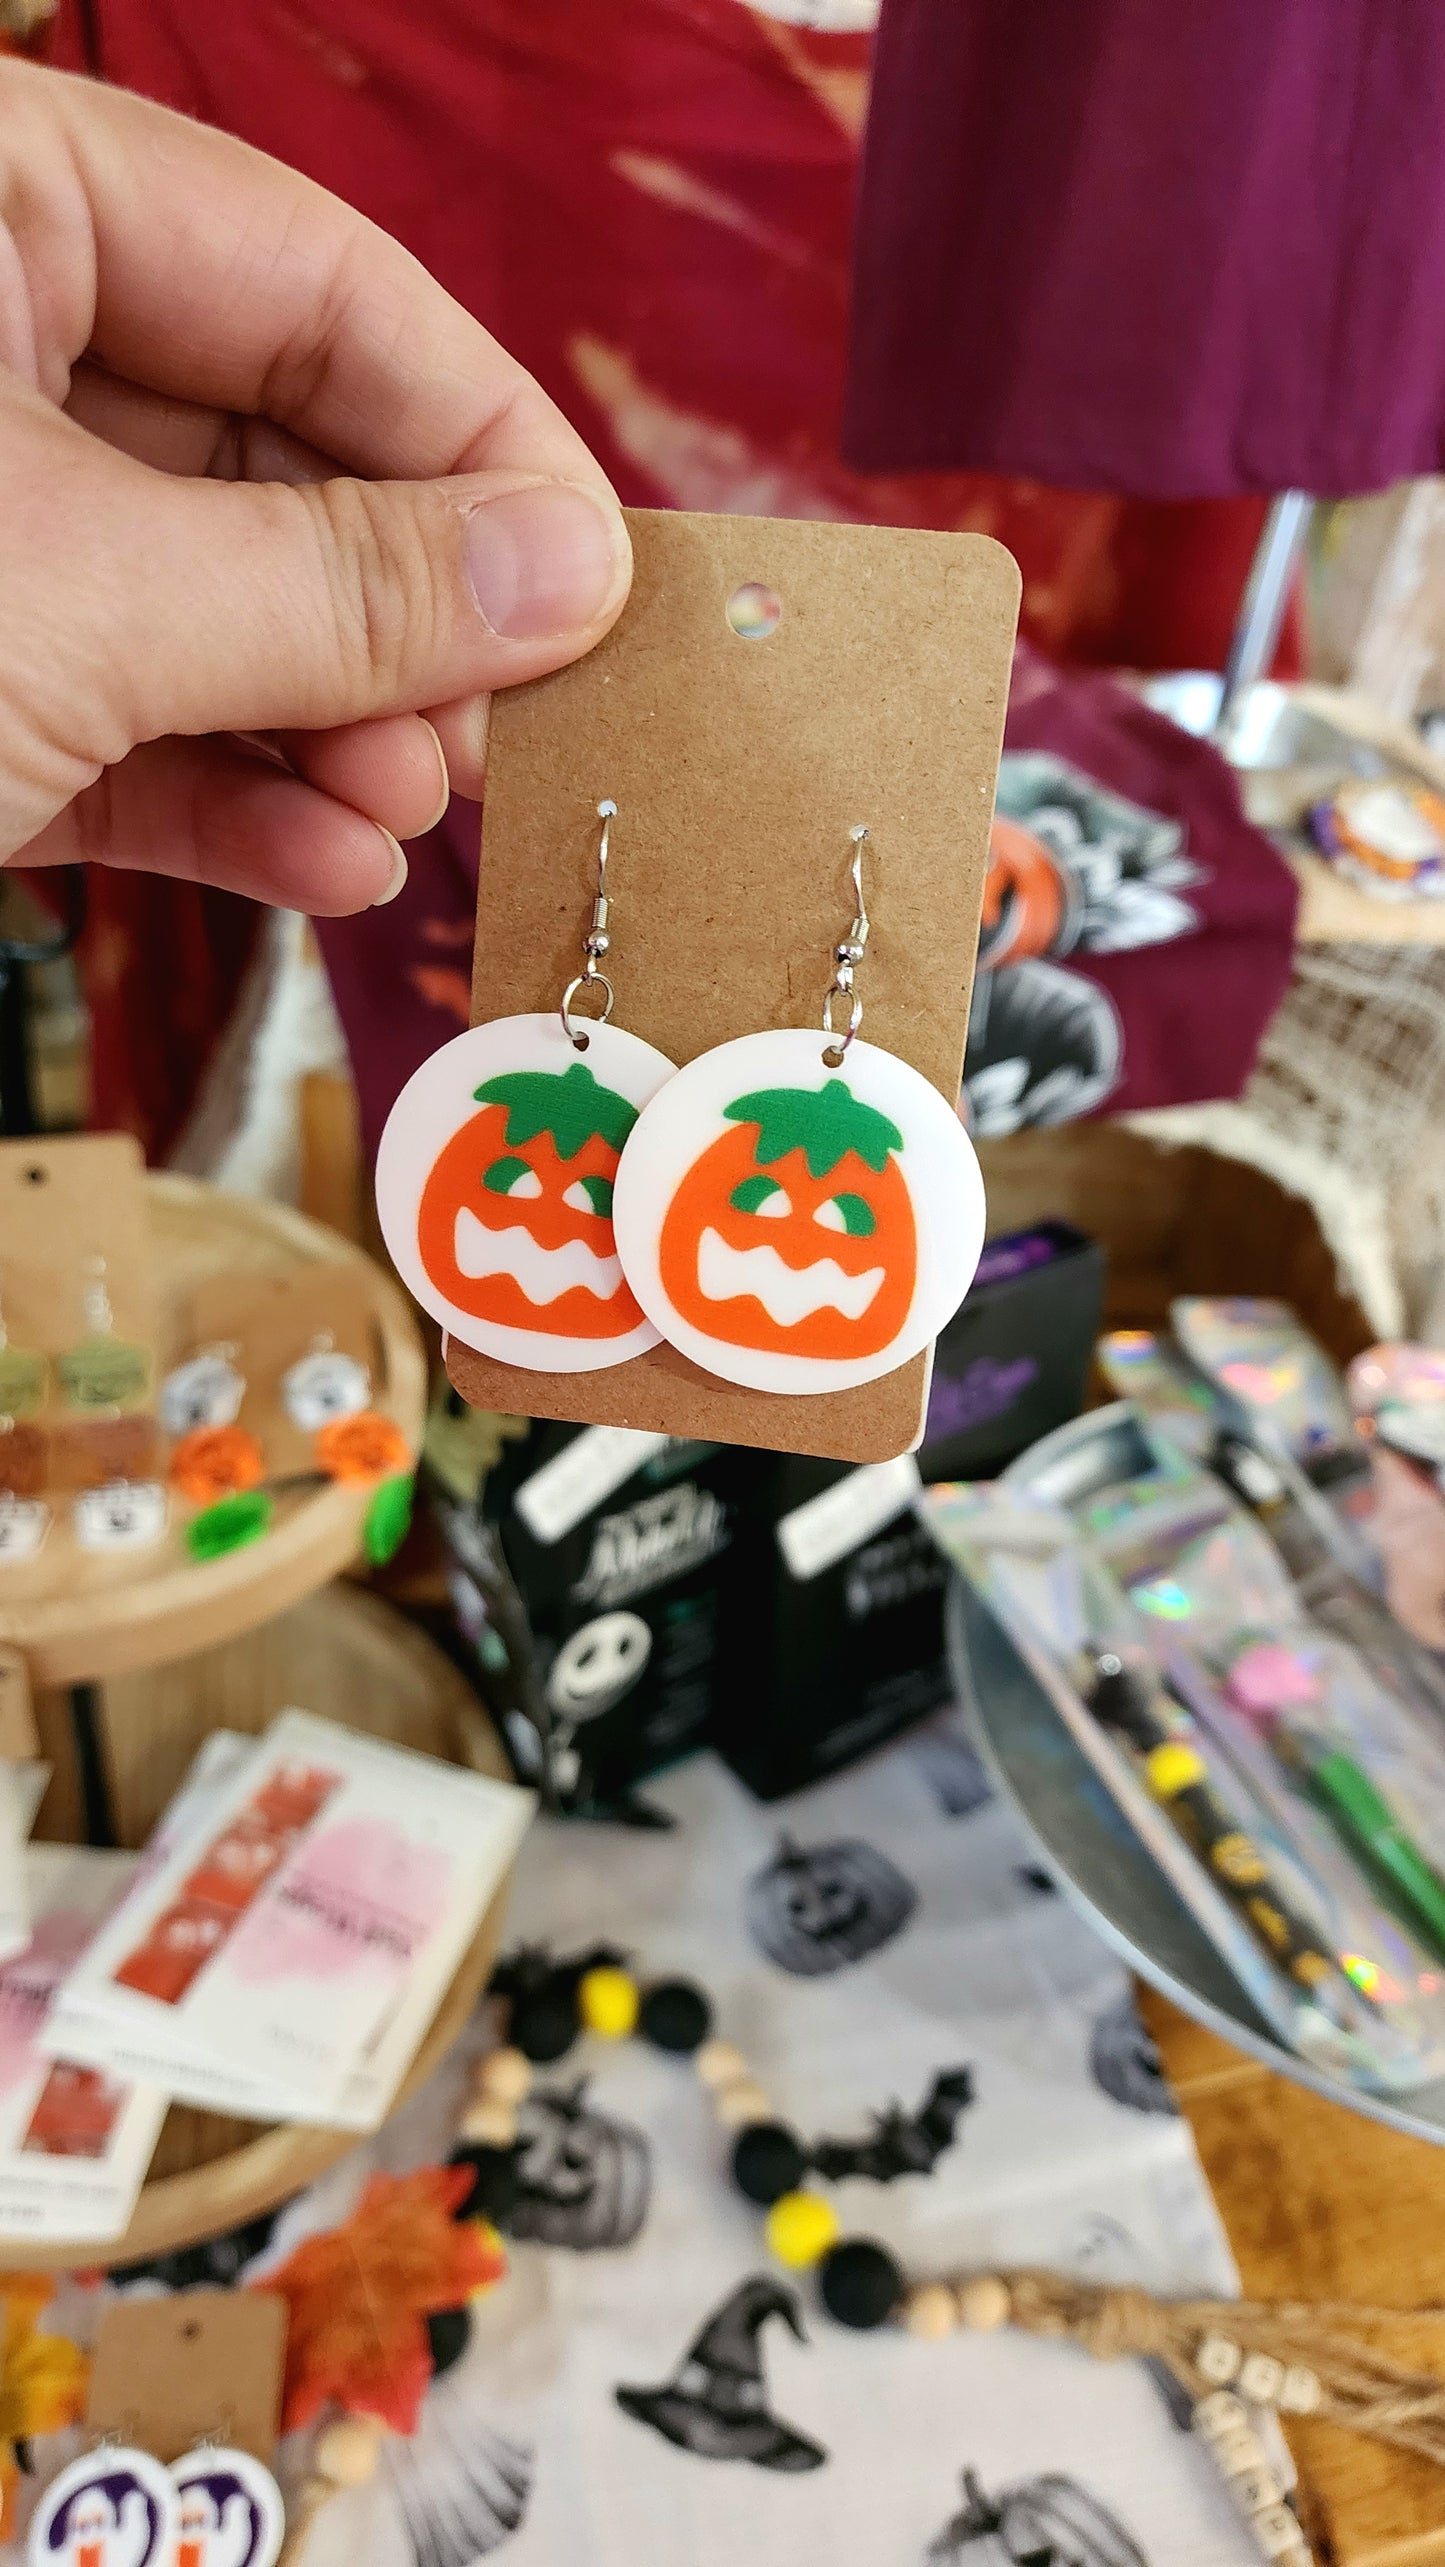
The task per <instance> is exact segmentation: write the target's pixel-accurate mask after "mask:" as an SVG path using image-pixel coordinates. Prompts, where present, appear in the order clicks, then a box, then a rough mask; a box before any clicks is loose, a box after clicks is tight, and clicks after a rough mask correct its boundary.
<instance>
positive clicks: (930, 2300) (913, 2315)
mask: <svg viewBox="0 0 1445 2567" xmlns="http://www.w3.org/2000/svg"><path fill="white" fill-rule="evenodd" d="M903 2324H904V2326H905V2327H906V2328H907V2331H908V2333H909V2334H910V2335H916V2336H919V2337H921V2339H922V2341H923V2342H924V2343H925V2344H940V2343H941V2342H942V2341H943V2338H944V2336H945V2335H952V2333H953V2330H954V2328H955V2327H956V2326H957V2324H958V2302H957V2300H956V2299H955V2297H954V2295H953V2292H952V2291H951V2290H950V2289H949V2286H948V2284H947V2282H919V2283H918V2284H917V2285H916V2286H915V2288H914V2289H913V2290H911V2291H910V2292H909V2294H908V2296H907V2298H906V2299H905V2301H904V2303H903Z"/></svg>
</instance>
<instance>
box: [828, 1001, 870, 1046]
mask: <svg viewBox="0 0 1445 2567" xmlns="http://www.w3.org/2000/svg"><path fill="white" fill-rule="evenodd" d="M835 997H836V998H849V997H851V1002H852V1003H851V1005H850V1007H849V1010H848V1027H847V1031H846V1033H842V1034H839V1033H837V1032H835V1030H834V1026H833V1001H834V999H835ZM862 1022H863V1001H862V999H861V998H860V997H859V995H858V992H857V991H856V989H855V990H853V991H852V992H851V993H850V992H849V991H847V990H843V989H836V988H835V989H830V990H829V991H828V992H827V995H826V996H825V998H824V1000H823V1031H824V1033H825V1034H826V1035H827V1037H828V1041H829V1043H830V1044H831V1046H832V1048H833V1050H834V1051H839V1052H846V1051H847V1049H848V1046H849V1044H850V1043H851V1042H852V1040H853V1037H854V1035H855V1034H856V1033H857V1031H858V1028H859V1026H860V1025H861V1024H862Z"/></svg>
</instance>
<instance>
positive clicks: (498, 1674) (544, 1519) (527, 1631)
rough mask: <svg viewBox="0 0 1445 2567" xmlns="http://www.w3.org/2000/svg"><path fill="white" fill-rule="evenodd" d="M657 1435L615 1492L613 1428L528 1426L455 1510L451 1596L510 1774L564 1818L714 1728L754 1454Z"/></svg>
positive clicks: (449, 1526) (615, 1794) (604, 1798)
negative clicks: (726, 1589)
mask: <svg viewBox="0 0 1445 2567" xmlns="http://www.w3.org/2000/svg"><path fill="white" fill-rule="evenodd" d="M646 1441H647V1443H648V1444H649V1445H651V1446H652V1447H653V1448H654V1449H652V1450H651V1451H649V1452H647V1454H646V1457H645V1458H644V1459H643V1460H642V1461H641V1463H640V1464H639V1465H638V1466H637V1467H635V1468H634V1469H632V1470H630V1471H629V1472H628V1474H627V1476H626V1477H625V1478H623V1479H621V1480H618V1479H617V1477H616V1457H617V1456H618V1455H621V1456H622V1458H624V1459H625V1457H626V1449H627V1448H626V1446H625V1445H623V1444H621V1442H620V1441H619V1440H618V1438H617V1435H616V1430H614V1429H612V1428H608V1427H585V1428H584V1427H575V1426H557V1425H546V1424H537V1425H533V1426H531V1427H530V1428H529V1429H528V1431H527V1433H526V1434H525V1436H524V1437H522V1438H521V1440H519V1441H515V1442H512V1443H509V1444H508V1445H507V1446H506V1447H505V1449H504V1450H503V1452H502V1455H501V1457H500V1459H499V1460H498V1462H497V1464H496V1466H495V1467H494V1468H493V1470H492V1471H491V1472H490V1473H489V1474H488V1476H487V1480H486V1483H485V1486H484V1488H483V1491H482V1498H481V1505H480V1509H479V1510H468V1509H462V1508H455V1509H445V1508H444V1509H443V1527H444V1530H445V1532H446V1535H447V1540H448V1544H449V1547H450V1549H451V1551H452V1555H453V1560H454V1563H455V1572H454V1577H453V1593H454V1598H455V1600H456V1602H457V1605H458V1610H459V1613H460V1615H461V1618H462V1619H463V1622H464V1625H470V1627H471V1632H472V1636H473V1637H474V1639H475V1643H476V1646H477V1652H478V1656H479V1659H480V1662H481V1666H482V1671H483V1679H484V1682H485V1685H486V1688H487V1694H488V1699H489V1701H490V1702H491V1703H492V1705H493V1707H494V1709H495V1710H496V1712H497V1714H498V1717H499V1719H500V1722H501V1725H502V1729H503V1732H504V1734H505V1736H506V1739H507V1744H508V1747H509V1750H510V1752H511V1755H512V1760H513V1763H514V1765H515V1766H516V1768H517V1771H518V1775H519V1777H520V1779H521V1780H522V1781H524V1782H531V1783H541V1782H543V1781H545V1782H546V1783H547V1785H548V1787H549V1791H550V1793H551V1795H552V1796H553V1797H554V1799H555V1800H556V1802H557V1803H558V1804H560V1805H561V1806H562V1807H564V1808H572V1809H581V1810H589V1811H598V1812H602V1811H606V1810H607V1809H609V1808H611V1807H614V1806H615V1805H616V1804H618V1803H619V1802H621V1801H623V1800H625V1799H626V1797H627V1795H628V1793H629V1792H630V1789H631V1787H632V1785H633V1784H635V1783H636V1782H638V1781H639V1780H641V1779H642V1777H643V1776H645V1775H647V1774H649V1773H653V1772H655V1771H656V1770H657V1769H658V1767H659V1766H662V1765H666V1764H670V1763H671V1762H672V1761H673V1760H674V1759H675V1758H676V1757H678V1756H681V1755H683V1754H685V1753H686V1752H687V1751H688V1750H689V1749H690V1748H692V1747H695V1746H698V1745H700V1744H701V1743H702V1741H703V1740H704V1739H705V1738H706V1737H707V1736H708V1734H709V1732H710V1729H711V1726H712V1718H713V1708H714V1693H715V1686H716V1681H717V1633H718V1623H719V1617H720V1612H721V1597H722V1578H723V1574H724V1568H725V1564H726V1562H727V1558H728V1554H729V1551H730V1549H731V1546H732V1542H733V1537H734V1531H735V1527H736V1523H737V1517H738V1507H739V1465H740V1463H741V1462H743V1461H745V1459H746V1458H747V1457H745V1456H740V1455H737V1454H734V1453H732V1452H730V1451H729V1450H727V1449H726V1448H725V1447H723V1446H720V1445H715V1444H697V1443H692V1442H688V1441H686V1440H684V1439H681V1438H652V1437H649V1438H647V1439H646ZM609 1461H610V1462H611V1464H612V1467H611V1469H610V1470H609ZM594 1488H595V1492H596V1493H595V1494H589V1491H590V1490H592V1489H594Z"/></svg>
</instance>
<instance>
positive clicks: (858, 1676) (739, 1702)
mask: <svg viewBox="0 0 1445 2567" xmlns="http://www.w3.org/2000/svg"><path fill="white" fill-rule="evenodd" d="M757 1459H758V1462H759V1471H758V1477H757V1481H756V1483H755V1485H754V1486H753V1487H752V1488H751V1489H750V1491H749V1495H748V1503H747V1507H746V1510H745V1512H744V1514H743V1516H742V1518H741V1521H740V1524H739V1528H738V1535H737V1539H736V1541H735V1543H734V1546H733V1552H732V1558H731V1562H730V1566H729V1577H728V1598H727V1610H726V1612H725V1614H724V1618H723V1652H722V1667H721V1674H722V1682H721V1685H720V1687H719V1694H718V1707H717V1725H716V1733H715V1735H716V1744H717V1747H718V1750H719V1752H720V1754H722V1755H723V1756H725V1757H726V1759H727V1761H728V1763H729V1764H730V1765H731V1766H732V1768H733V1770H734V1772H735V1773H736V1774H737V1775H738V1776H739V1777H740V1778H741V1780H742V1781H743V1782H745V1783H746V1784H747V1785H748V1787H749V1789H750V1790H751V1791H754V1792H756V1793H757V1794H758V1797H759V1798H760V1799H761V1800H776V1799H778V1798H780V1797H781V1796H782V1795H783V1794H784V1793H787V1792H795V1791H800V1790H801V1789H802V1788H803V1786H804V1785H805V1784H807V1783H812V1782H817V1781H818V1780H819V1779H820V1778H821V1777H822V1776H823V1775H825V1774H831V1773H834V1772H836V1771H837V1770H838V1768H839V1767H840V1766H843V1765H848V1764H851V1763H852V1762H853V1761H854V1759H855V1758H856V1757H858V1756H862V1755H866V1754H867V1753H868V1751H869V1750H870V1749H871V1748H874V1747H878V1746H881V1745H882V1744H883V1742H884V1740H885V1739H888V1738H891V1737H893V1736H894V1735H895V1733H896V1732H897V1731H899V1730H900V1729H904V1728H907V1727H908V1726H909V1725H910V1724H911V1723H912V1722H914V1721H916V1720H921V1719H922V1718H923V1717H924V1715H925V1714H926V1713H928V1712H930V1711H936V1710H937V1709H938V1707H939V1705H940V1704H942V1703H945V1702H947V1701H948V1700H949V1699H950V1695H951V1691H952V1687H951V1684H950V1679H949V1673H948V1666H947V1662H946V1658H945V1653H944V1636H943V1590H944V1583H945V1576H946V1572H945V1568H944V1563H943V1560H942V1557H941V1555H940V1553H939V1551H938V1549H937V1546H936V1544H935V1543H934V1541H933V1538H932V1536H931V1534H929V1533H928V1532H927V1531H926V1529H925V1527H924V1526H923V1525H922V1524H921V1523H920V1522H919V1520H918V1516H917V1513H916V1511H915V1507H914V1493H915V1492H916V1489H917V1475H916V1473H915V1471H914V1468H913V1465H912V1463H911V1462H910V1461H907V1460H905V1461H903V1462H901V1463H894V1462H884V1463H879V1464H876V1465H867V1466H865V1467H864V1468H863V1469H861V1470H853V1469H850V1468H849V1467H848V1466H847V1465H846V1464H840V1463H837V1462H815V1461H804V1460H800V1459H798V1458H797V1457H795V1456H792V1455H782V1454H764V1455H760V1456H758V1457H757ZM850 1515H851V1517H852V1520H853V1522H854V1524H855V1526H858V1525H862V1526H866V1528H867V1529H866V1531H865V1532H863V1534H862V1538H861V1539H855V1540H852V1541H848V1540H847V1538H846V1537H847V1533H848V1528H849V1521H850ZM840 1544H841V1545H842V1546H843V1547H841V1548H839V1547H838V1546H839V1545H840Z"/></svg>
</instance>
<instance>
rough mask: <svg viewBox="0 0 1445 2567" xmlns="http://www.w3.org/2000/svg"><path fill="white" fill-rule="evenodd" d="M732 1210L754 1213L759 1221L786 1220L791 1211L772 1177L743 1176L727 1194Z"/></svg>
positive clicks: (781, 1190)
mask: <svg viewBox="0 0 1445 2567" xmlns="http://www.w3.org/2000/svg"><path fill="white" fill-rule="evenodd" d="M728 1201H729V1203H730V1204H731V1205H732V1208H733V1210H734V1212H752V1213H756V1215H757V1217H758V1219H759V1220H760V1221H786V1220H787V1218H788V1215H789V1213H790V1212H791V1211H792V1209H793V1207H792V1204H791V1203H790V1202H789V1200H788V1197H787V1195H786V1194H785V1193H784V1191H783V1188H782V1187H781V1186H780V1185H778V1184H776V1183H775V1182H774V1180H773V1178H772V1177H744V1179H743V1181H742V1184H741V1185H735V1186H734V1187H733V1190H732V1193H731V1194H730V1195H729V1196H728Z"/></svg>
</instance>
